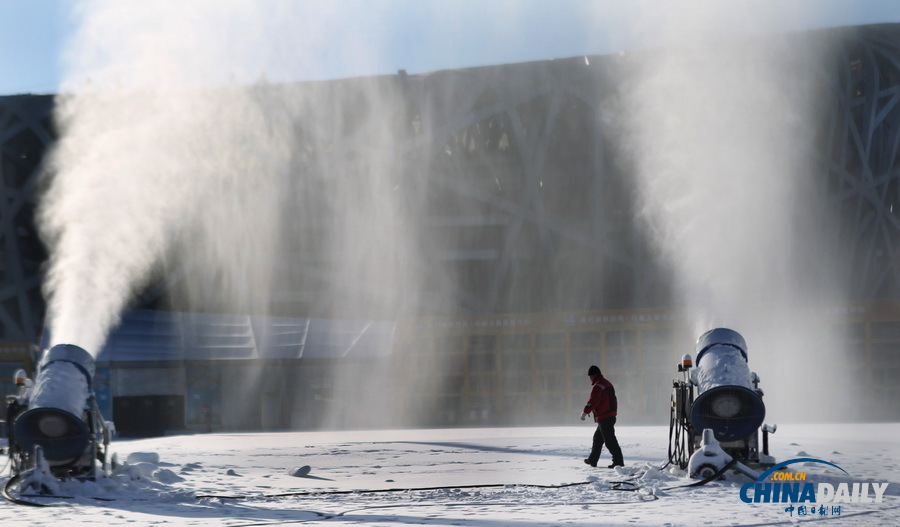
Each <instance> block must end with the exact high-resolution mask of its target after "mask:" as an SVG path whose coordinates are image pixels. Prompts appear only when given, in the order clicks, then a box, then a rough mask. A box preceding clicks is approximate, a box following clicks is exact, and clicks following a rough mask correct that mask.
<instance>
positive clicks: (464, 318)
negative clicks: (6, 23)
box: [0, 25, 900, 426]
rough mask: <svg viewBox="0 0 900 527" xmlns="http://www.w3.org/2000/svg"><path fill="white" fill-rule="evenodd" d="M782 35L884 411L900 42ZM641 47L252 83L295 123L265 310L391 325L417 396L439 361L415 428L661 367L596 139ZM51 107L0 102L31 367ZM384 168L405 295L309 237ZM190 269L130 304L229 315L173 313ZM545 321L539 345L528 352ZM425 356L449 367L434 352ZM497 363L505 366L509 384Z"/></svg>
mask: <svg viewBox="0 0 900 527" xmlns="http://www.w3.org/2000/svg"><path fill="white" fill-rule="evenodd" d="M785 38H786V41H785V42H786V44H785V45H788V46H790V45H792V44H791V43H792V42H793V43H794V45H801V44H803V43H808V42H811V41H814V42H817V43H821V44H822V47H823V48H825V49H828V50H830V51H829V53H828V55H827V57H826V60H825V62H826V63H825V68H824V70H823V71H826V72H827V75H828V79H827V82H826V85H827V89H826V90H824V91H823V93H824V94H825V96H824V100H822V101H819V103H820V107H821V108H822V109H823V110H822V111H821V112H820V113H819V114H818V116H819V117H820V118H821V121H820V122H818V123H815V128H816V130H817V133H816V136H815V145H814V148H813V150H812V151H810V152H809V153H808V155H807V156H806V157H807V160H808V166H809V167H810V171H811V172H812V173H814V174H815V175H816V176H815V177H816V181H817V191H818V192H820V193H821V194H822V195H823V196H825V197H826V202H827V204H828V215H829V216H828V217H829V221H827V222H825V223H823V225H822V229H823V230H825V231H827V232H825V233H824V235H825V236H826V237H827V238H829V239H830V240H832V241H833V242H834V243H835V244H836V245H837V246H839V247H841V248H842V250H841V252H840V257H841V258H844V259H846V260H845V261H844V262H843V263H844V265H841V266H838V267H839V268H840V269H842V270H843V271H842V272H843V273H844V275H843V276H840V277H838V280H839V281H840V282H841V283H842V284H846V285H844V286H843V287H844V298H846V299H848V300H847V302H846V304H845V305H844V306H843V308H847V309H850V310H851V311H852V317H851V320H849V322H848V323H850V324H855V325H854V326H853V327H854V329H853V331H852V332H851V334H852V336H853V339H854V340H853V346H855V347H857V348H859V349H860V350H861V351H860V353H864V354H865V356H866V360H865V369H866V374H867V375H869V376H870V377H872V379H873V385H874V386H875V387H876V388H874V389H877V390H881V391H880V392H879V393H878V394H877V398H882V397H884V398H885V399H884V400H888V401H890V400H896V397H897V394H898V388H897V384H896V382H895V381H891V380H889V379H892V378H893V379H895V378H897V374H900V351H898V350H900V311H898V310H897V309H896V308H895V303H896V302H897V300H898V299H900V219H898V213H900V208H898V213H895V212H894V205H895V204H896V205H898V207H900V157H898V156H900V105H898V104H897V103H898V101H900V26H898V25H878V26H861V27H849V28H839V29H830V30H822V31H814V32H806V33H802V34H796V35H790V36H788V37H785ZM747 45H754V43H753V42H750V41H748V42H747ZM652 53H655V52H654V51H653V50H648V51H641V52H639V53H634V54H632V53H629V54H621V55H612V56H590V57H575V58H570V59H562V60H552V61H540V62H533V63H523V64H508V65H498V66H488V67H479V68H469V69H461V70H451V71H440V72H435V73H431V74H423V75H407V74H406V73H405V72H402V71H401V72H399V73H398V74H397V75H391V76H383V77H372V78H360V79H346V80H336V81H328V82H315V83H301V84H294V85H290V86H284V85H269V84H260V85H258V86H255V87H254V88H253V89H254V90H255V93H256V97H258V98H259V100H260V101H261V104H263V105H268V106H270V107H271V109H272V112H273V113H276V112H279V108H283V107H285V106H286V105H288V102H289V100H291V99H295V98H298V97H299V98H300V99H302V101H303V103H302V104H301V106H302V107H303V109H302V110H301V111H300V113H299V114H297V115H301V116H304V117H307V118H305V119H304V118H298V119H297V126H296V127H297V133H296V136H295V142H296V143H295V144H296V156H295V162H296V169H297V172H298V174H302V176H303V177H299V176H298V178H297V182H296V186H295V187H293V188H292V189H291V191H290V192H288V194H287V198H286V199H294V198H296V200H297V203H298V206H297V207H296V211H297V212H296V214H293V215H292V216H291V217H290V218H289V219H286V220H285V226H284V228H285V232H287V233H288V235H286V236H284V237H283V247H282V249H281V251H280V252H279V254H278V255H277V257H276V258H275V259H274V261H272V262H271V264H272V266H273V268H274V269H275V270H276V274H275V277H276V278H275V281H276V284H277V291H278V293H277V295H275V296H273V306H272V309H271V312H272V314H274V315H278V316H283V317H298V318H301V319H302V318H304V317H313V318H315V317H318V318H321V319H327V318H355V319H366V318H369V319H382V320H383V319H391V320H399V321H400V322H399V325H398V338H397V339H396V343H395V347H397V348H398V349H397V351H398V354H399V355H400V356H404V357H408V356H409V355H410V354H412V353H414V350H418V351H417V353H424V354H425V355H426V356H425V357H424V358H422V357H419V358H414V359H410V360H404V361H402V364H403V365H402V366H398V368H400V370H402V371H405V372H406V373H408V374H409V375H420V376H421V384H422V385H432V386H433V385H434V383H435V382H437V380H436V377H435V379H431V377H429V375H431V374H430V373H428V372H429V371H431V370H430V369H429V368H433V367H435V366H436V363H437V362H440V364H439V367H440V368H441V369H446V368H458V369H459V372H460V373H459V375H460V377H459V379H458V380H457V381H458V382H456V383H455V384H456V386H457V387H458V388H454V389H450V391H449V392H446V393H444V392H433V391H432V392H430V394H429V396H428V397H424V398H423V397H419V396H417V397H407V399H408V400H412V399H415V400H417V401H418V402H417V404H420V405H424V406H428V405H431V407H430V408H431V409H430V410H429V409H428V408H426V409H425V411H426V413H430V414H431V415H439V414H441V412H443V413H444V414H447V415H445V416H444V417H441V418H435V423H434V424H445V423H458V422H482V421H490V422H495V420H494V419H493V418H492V417H490V416H491V415H500V414H503V413H504V410H503V409H504V408H505V407H506V405H507V404H510V405H511V404H513V403H511V402H510V403H505V402H503V401H504V400H506V399H511V398H515V397H514V396H515V394H516V393H519V392H521V394H523V395H524V394H529V393H530V394H539V395H540V394H543V395H540V396H538V395H536V396H534V398H533V400H531V399H530V400H529V402H528V405H531V406H533V407H538V406H541V405H543V406H546V407H547V408H545V410H546V411H548V412H556V411H562V410H563V409H564V408H568V407H571V405H572V404H573V401H572V397H573V396H572V393H573V390H575V388H574V386H575V382H576V381H575V380H573V379H574V377H575V375H576V373H577V374H578V376H580V369H581V368H580V366H579V365H580V364H581V363H582V362H583V360H580V359H584V360H587V361H591V360H592V358H593V359H596V360H597V361H598V362H603V363H604V364H606V363H607V361H608V363H609V365H610V366H613V365H621V366H622V367H627V368H640V367H642V366H643V360H644V359H642V358H641V356H642V355H641V354H645V355H647V357H648V359H647V363H648V364H649V363H650V362H651V360H650V359H649V357H650V356H651V355H653V354H652V353H651V350H657V351H654V352H653V353H663V351H662V350H665V353H669V350H668V346H669V343H670V342H671V341H670V339H671V334H670V333H665V336H664V337H660V333H659V331H660V330H668V329H671V327H673V326H672V324H668V322H674V321H677V320H678V315H677V314H673V313H677V307H678V306H677V303H678V299H677V297H676V295H675V292H674V291H673V290H672V287H671V280H670V275H671V269H670V267H669V266H668V265H667V264H666V263H665V262H664V261H662V260H661V259H660V257H659V254H658V252H657V251H656V250H655V249H654V248H653V246H652V243H651V241H650V239H649V236H648V234H647V233H646V231H645V229H644V228H643V226H642V224H641V222H640V221H639V220H638V219H637V217H638V213H637V205H636V204H635V203H636V199H635V194H636V192H637V190H636V184H635V182H634V177H633V174H632V168H633V167H632V164H631V162H630V161H629V159H628V156H627V154H625V153H624V152H623V149H622V147H621V144H620V143H621V139H620V136H621V130H620V129H618V128H617V126H616V124H615V123H616V122H618V120H619V117H620V116H617V115H616V112H617V111H618V110H617V109H616V108H617V105H616V100H617V98H618V97H619V96H620V94H621V91H622V90H625V89H627V87H628V85H629V81H630V79H631V78H632V76H633V75H634V74H635V73H634V62H633V59H632V57H637V56H642V55H646V54H652ZM735 96H739V94H737V93H736V94H735ZM334 108H340V111H339V112H336V111H334V110H333V109H334ZM386 109H387V111H385V110H386ZM53 110H54V97H53V96H50V95H17V96H9V97H0V174H2V176H3V185H4V195H5V199H4V200H3V203H2V205H0V236H2V239H3V249H2V258H3V267H2V273H0V340H2V341H3V342H5V343H7V344H8V346H7V348H8V349H9V350H10V352H9V356H10V357H20V356H22V355H23V354H28V353H30V352H29V351H28V350H30V349H31V347H32V346H33V345H34V344H35V343H37V342H39V340H40V338H41V335H42V331H43V327H42V326H43V320H44V310H45V303H44V301H43V299H42V295H41V284H42V269H43V265H44V262H45V259H46V252H45V249H44V248H43V245H42V243H41V240H40V238H39V235H38V232H37V229H36V226H35V222H34V214H35V208H36V203H37V200H38V199H39V194H40V187H41V173H42V169H43V168H44V166H45V164H44V161H45V159H46V156H47V155H48V153H49V152H50V151H51V147H52V146H53V144H54V141H55V138H56V131H55V130H54V121H53ZM308 123H317V125H321V124H322V123H327V126H325V127H324V128H322V127H318V128H316V127H314V126H312V125H309V124H308ZM385 152H389V156H387V161H385V162H388V163H389V166H387V167H386V168H385V173H388V174H389V177H388V181H387V182H386V183H385V184H386V185H388V187H389V188H392V189H393V188H397V189H402V192H403V199H402V200H401V201H399V202H392V203H391V206H393V207H401V208H403V211H402V219H404V220H405V221H406V222H407V223H410V222H412V223H415V224H416V230H415V236H414V238H413V241H412V245H411V246H406V247H402V248H400V249H399V250H401V251H405V252H403V253H402V254H404V255H406V254H412V253H415V254H416V255H417V256H416V258H417V259H416V261H415V262H412V263H410V262H407V264H406V265H405V266H404V267H403V269H404V270H407V271H408V270H409V269H412V270H413V271H414V272H415V274H416V278H415V282H416V285H415V287H411V290H412V291H414V292H413V293H410V294H404V293H403V292H402V289H403V288H402V281H401V282H392V283H391V284H390V286H389V287H386V286H384V285H383V284H381V283H379V280H378V277H377V275H374V274H371V273H369V272H366V271H365V270H364V269H362V268H355V267H353V266H349V267H348V266H347V265H341V264H339V262H338V261H339V260H340V259H342V258H344V257H345V255H344V253H342V252H335V251H334V250H332V249H331V248H330V247H329V246H328V244H327V243H326V242H325V239H326V238H329V237H334V231H333V230H331V229H333V228H334V223H335V221H337V222H338V223H339V224H340V228H343V229H354V228H362V229H364V228H365V226H366V225H367V224H369V223H370V219H371V218H369V217H367V215H368V214H375V213H377V211H378V206H377V204H375V205H372V204H367V203H365V202H366V200H367V197H366V196H365V195H362V196H359V195H353V196H352V198H351V199H350V200H349V201H342V199H341V196H342V195H341V194H340V193H339V192H340V191H339V190H337V189H338V187H340V186H341V185H339V184H336V183H335V178H334V174H336V173H339V174H341V175H342V177H345V178H350V179H351V180H352V178H367V177H371V175H372V173H371V170H370V165H371V163H372V161H371V160H372V159H375V157H376V153H377V157H378V159H383V158H384V153H385ZM292 196H293V197H292ZM347 214H350V215H351V219H350V220H334V221H331V220H327V221H326V220H323V218H343V217H345V216H346V215H347ZM342 222H344V223H342ZM372 236H373V237H374V238H375V239H377V237H378V233H373V234H372ZM394 249H395V248H392V247H387V248H386V249H385V250H386V251H389V250H394ZM372 259H374V260H375V265H379V262H382V261H389V258H386V256H385V255H382V254H375V255H373V256H372ZM370 263H371V262H370ZM192 268H196V267H194V266H192V265H189V263H185V264H184V269H185V271H184V272H177V273H172V275H173V276H176V277H177V278H176V279H172V278H169V279H167V280H165V281H159V282H157V283H155V284H154V285H152V286H151V287H149V288H148V289H147V290H146V291H144V292H143V294H142V295H141V297H140V298H138V299H137V300H136V302H135V307H140V308H145V309H146V308H150V309H153V308H164V309H171V310H175V311H178V310H182V311H188V310H190V311H197V310H200V311H206V312H213V313H215V312H220V311H227V306H226V305H224V304H223V300H222V299H219V298H217V297H216V294H215V291H214V290H213V289H211V290H209V291H208V293H207V296H206V297H205V299H204V301H203V302H202V303H201V304H200V305H196V304H191V305H188V304H187V303H186V301H185V300H184V299H183V293H182V292H181V290H180V289H179V284H178V281H182V282H189V281H191V280H200V279H202V276H200V275H202V273H199V274H198V273H192V272H191V271H190V269H192ZM404 272H406V271H404ZM342 291H344V292H346V291H353V292H354V293H353V294H352V295H350V294H347V295H342V294H341V293H340V292H342ZM398 291H400V292H398ZM841 308H842V307H841V306H838V307H837V308H836V309H841ZM673 310H674V311H673ZM554 314H557V315H554ZM629 324H631V325H629ZM635 324H638V325H637V326H635ZM640 324H649V326H641V325H640ZM545 326H552V327H555V328H556V330H554V331H552V332H551V333H553V334H554V335H556V336H554V337H546V339H545V338H544V337H541V335H542V334H544V332H543V330H542V329H541V328H543V327H545ZM425 329H428V331H425ZM645 330H646V332H645ZM544 340H546V342H545V341H544ZM448 346H449V347H450V348H449V349H448ZM422 350H424V351H422ZM630 351H633V352H634V353H630ZM441 353H443V354H444V356H445V357H446V356H458V358H457V363H456V364H455V365H454V364H450V363H447V362H446V361H437V360H436V359H434V358H433V355H437V354H441ZM454 354H456V355H454ZM616 354H619V355H616ZM614 356H615V357H619V358H613V357H614ZM653 356H654V357H655V355H653ZM504 357H507V358H504ZM576 359H579V360H576ZM654 360H655V359H654ZM667 360H668V359H667ZM514 361H518V362H514ZM616 361H620V362H616ZM507 363H508V364H514V363H515V364H518V365H519V366H515V367H514V368H513V370H512V371H514V372H518V374H515V375H510V374H509V371H510V369H509V368H508V367H507V366H508V364H507ZM546 372H550V375H549V377H548V374H547V373H546ZM891 372H893V374H892V373H891ZM4 376H5V375H4ZM882 377H883V379H882V380H879V379H881V378H882ZM504 383H506V384H504ZM649 384H651V383H649V382H648V386H647V387H643V385H642V384H641V383H640V382H638V381H637V380H636V381H635V383H634V384H633V388H632V389H633V390H635V394H636V396H635V397H634V398H631V401H638V402H633V404H636V405H638V407H636V408H635V410H636V411H643V410H647V411H649V409H650V408H652V407H653V406H654V405H655V404H657V403H656V401H655V400H656V397H653V396H651V395H647V394H648V393H650V392H652V390H653V389H655V388H653V389H651V388H650V386H649ZM512 386H519V387H520V389H519V392H517V391H515V390H512V391H511V388H510V387H512ZM542 387H543V388H542ZM541 390H543V392H542V391H541ZM663 392H665V387H664V389H663ZM638 393H640V394H641V395H640V396H637V394H638ZM408 395H416V394H408ZM419 395H421V394H419ZM658 395H659V396H661V397H665V394H664V393H661V394H658ZM871 395H872V396H873V397H875V394H871ZM448 400H449V401H451V402H450V403H447V401H448ZM642 401H643V402H642ZM535 412H537V413H540V412H538V410H535ZM282 421H283V420H282ZM279 425H280V426H283V425H285V423H284V422H279Z"/></svg>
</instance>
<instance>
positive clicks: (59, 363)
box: [13, 344, 95, 464]
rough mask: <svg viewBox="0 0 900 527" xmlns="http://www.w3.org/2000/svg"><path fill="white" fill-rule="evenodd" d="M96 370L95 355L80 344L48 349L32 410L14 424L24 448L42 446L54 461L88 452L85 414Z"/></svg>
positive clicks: (37, 383)
mask: <svg viewBox="0 0 900 527" xmlns="http://www.w3.org/2000/svg"><path fill="white" fill-rule="evenodd" d="M94 372H95V366H94V358H93V357H92V356H91V354H90V353H88V352H87V351H85V350H83V349H81V348H79V347H78V346H75V345H72V344H58V345H56V346H53V347H52V348H50V349H48V350H47V351H45V352H44V356H43V358H42V359H41V362H40V364H39V365H38V373H37V377H36V378H35V381H34V387H33V388H32V389H31V394H30V400H29V403H28V410H26V411H25V412H23V413H21V414H20V415H19V416H18V417H17V418H16V419H15V422H14V425H13V430H14V434H15V438H16V441H17V442H18V443H19V445H20V446H21V447H22V448H23V449H25V450H26V451H31V450H33V449H34V447H35V446H40V447H41V448H42V449H43V455H44V457H45V458H46V459H47V461H49V462H50V463H51V464H54V463H61V462H68V461H75V460H77V459H78V458H80V457H81V456H82V455H84V453H85V451H86V450H87V448H88V446H89V444H90V441H91V433H90V431H89V429H88V424H87V423H86V422H85V416H86V415H87V414H88V413H89V412H90V401H91V397H92V396H93V395H92V390H91V383H92V382H93V378H94Z"/></svg>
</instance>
